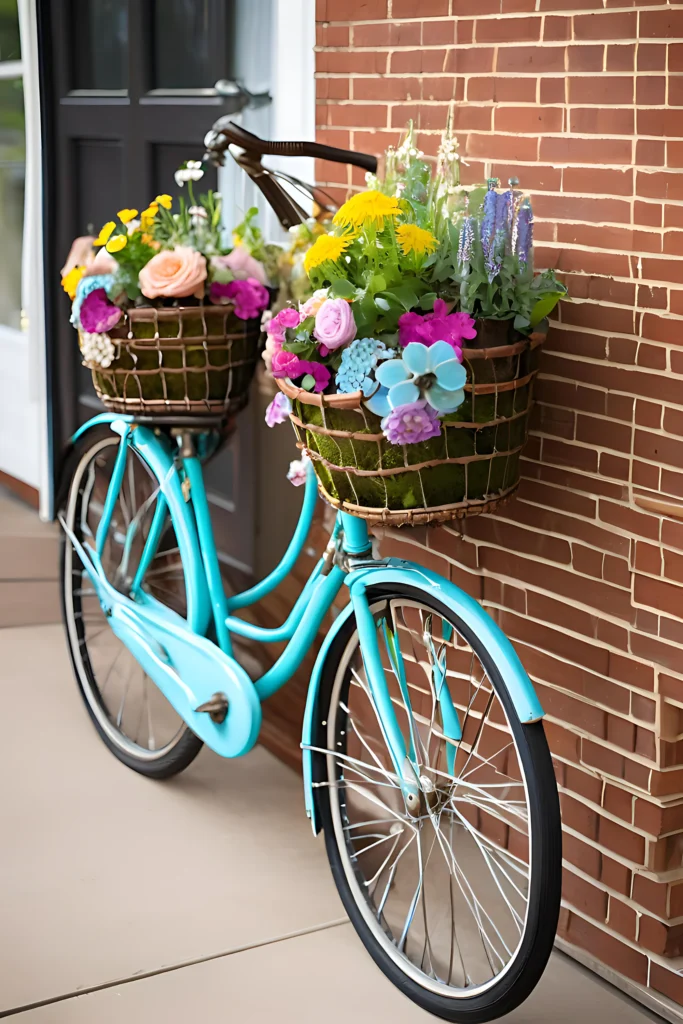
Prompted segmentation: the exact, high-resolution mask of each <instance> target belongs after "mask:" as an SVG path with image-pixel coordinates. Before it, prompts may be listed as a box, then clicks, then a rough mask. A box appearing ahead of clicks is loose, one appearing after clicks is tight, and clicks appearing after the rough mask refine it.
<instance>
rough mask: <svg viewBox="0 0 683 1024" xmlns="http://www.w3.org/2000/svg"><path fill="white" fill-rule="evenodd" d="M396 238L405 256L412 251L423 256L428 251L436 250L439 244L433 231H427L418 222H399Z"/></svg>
mask: <svg viewBox="0 0 683 1024" xmlns="http://www.w3.org/2000/svg"><path fill="white" fill-rule="evenodd" d="M396 239H397V241H398V244H399V245H400V247H401V252H402V253H403V255H404V256H407V255H408V253H410V252H414V253H417V255H418V256H423V255H424V254H425V253H426V252H434V250H435V249H436V248H438V245H439V243H438V241H437V240H436V238H434V235H433V234H432V233H431V231H425V229H424V228H419V227H418V226H417V224H399V226H398V227H397V228H396Z"/></svg>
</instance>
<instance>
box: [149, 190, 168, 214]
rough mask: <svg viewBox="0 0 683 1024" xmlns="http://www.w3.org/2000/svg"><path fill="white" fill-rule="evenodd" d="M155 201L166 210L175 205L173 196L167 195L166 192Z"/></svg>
mask: <svg viewBox="0 0 683 1024" xmlns="http://www.w3.org/2000/svg"><path fill="white" fill-rule="evenodd" d="M154 202H155V203H158V204H159V206H163V208H164V209H165V210H170V209H171V207H172V206H173V198H172V197H171V196H169V195H167V194H166V193H165V192H164V193H163V195H160V196H157V197H156V199H155V200H154ZM151 205H152V204H151V203H150V206H151Z"/></svg>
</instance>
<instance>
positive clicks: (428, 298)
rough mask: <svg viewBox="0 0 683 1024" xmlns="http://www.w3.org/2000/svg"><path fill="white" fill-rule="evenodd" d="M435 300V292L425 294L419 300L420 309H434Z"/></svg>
mask: <svg viewBox="0 0 683 1024" xmlns="http://www.w3.org/2000/svg"><path fill="white" fill-rule="evenodd" d="M435 299H436V292H427V293H426V294H425V295H423V296H422V298H421V299H420V309H434V300H435Z"/></svg>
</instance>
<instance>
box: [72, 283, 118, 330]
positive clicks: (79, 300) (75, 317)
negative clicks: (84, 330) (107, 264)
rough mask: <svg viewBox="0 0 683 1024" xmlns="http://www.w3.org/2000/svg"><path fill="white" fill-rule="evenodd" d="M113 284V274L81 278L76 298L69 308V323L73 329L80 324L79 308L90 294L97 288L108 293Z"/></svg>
mask: <svg viewBox="0 0 683 1024" xmlns="http://www.w3.org/2000/svg"><path fill="white" fill-rule="evenodd" d="M113 283H114V275H113V274H93V275H92V277H82V278H81V279H80V281H79V282H78V285H77V287H76V298H75V299H74V301H73V305H72V307H71V323H72V324H73V325H74V327H78V326H79V324H80V314H81V306H82V305H83V302H84V300H85V299H86V298H87V297H88V295H90V293H91V292H95V291H97V289H98V288H104V290H105V292H108V291H109V289H110V288H111V286H112V285H113Z"/></svg>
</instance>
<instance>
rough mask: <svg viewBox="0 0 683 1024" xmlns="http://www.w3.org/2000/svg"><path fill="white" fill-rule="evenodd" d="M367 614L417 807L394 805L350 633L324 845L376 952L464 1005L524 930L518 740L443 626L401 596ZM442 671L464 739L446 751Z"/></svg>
mask: <svg viewBox="0 0 683 1024" xmlns="http://www.w3.org/2000/svg"><path fill="white" fill-rule="evenodd" d="M373 615H374V618H375V622H376V624H377V635H378V642H379V644H380V650H381V652H382V661H383V664H384V668H385V674H386V676H387V682H388V684H389V689H390V692H391V696H392V701H393V704H394V708H395V711H396V715H397V719H398V722H399V725H400V726H401V729H402V732H403V735H404V737H405V738H407V739H408V742H410V738H411V737H412V743H413V747H414V750H415V751H416V757H415V762H414V764H415V775H416V778H417V779H419V782H418V786H419V790H420V807H419V809H418V810H417V812H416V814H415V815H413V814H410V813H409V812H408V810H407V808H406V803H405V800H404V797H403V795H402V792H401V789H400V787H399V784H398V779H397V776H396V774H395V772H394V768H393V765H392V762H391V759H390V755H389V752H388V749H387V747H386V745H385V743H384V740H383V737H382V731H381V728H380V726H379V720H378V717H377V715H376V713H375V711H374V705H373V702H372V698H371V696H370V692H369V689H368V685H367V681H366V675H365V671H364V668H363V664H362V658H361V655H360V649H359V647H358V637H357V634H356V633H354V634H353V636H352V637H351V638H350V640H349V642H348V644H347V646H346V649H345V651H344V655H343V657H342V659H341V660H340V663H339V666H338V669H337V673H336V676H335V680H334V684H333V688H332V697H331V703H330V713H329V718H328V721H327V723H326V727H327V748H326V765H327V783H326V785H327V786H329V793H330V807H331V813H332V821H333V828H334V835H335V840H336V843H337V847H338V849H339V851H340V854H341V859H342V864H343V868H344V872H345V875H346V880H347V882H348V884H349V888H350V890H351V894H352V895H353V898H354V901H355V903H356V905H357V906H358V908H359V909H360V911H361V914H362V916H363V918H364V920H365V922H366V924H367V925H368V927H369V928H370V930H371V931H372V933H373V935H374V937H375V938H376V940H377V941H378V943H379V944H380V946H381V947H382V949H383V950H384V951H385V952H386V953H387V954H388V955H389V956H390V958H391V959H392V960H393V961H394V963H396V964H397V965H398V966H399V968H400V969H401V970H402V971H403V972H404V973H405V974H406V975H408V976H409V977H410V978H412V980H413V981H415V982H417V983H418V984H419V985H420V986H421V987H422V988H424V989H428V990H430V991H432V992H434V993H436V994H438V995H440V996H446V997H449V998H452V999H458V998H468V999H471V998H473V997H476V996H477V995H480V994H483V993H484V992H485V991H486V990H488V989H490V988H491V987H492V986H493V985H495V984H497V983H498V982H499V981H500V980H501V978H502V977H503V975H504V974H506V973H507V972H508V971H509V969H510V967H511V966H512V964H513V963H514V962H515V960H516V959H517V956H518V954H519V951H520V948H521V945H522V941H523V938H524V935H525V933H526V927H527V921H528V906H529V890H530V867H529V865H530V864H531V832H530V828H529V798H528V792H527V786H526V780H525V775H524V772H523V770H522V760H521V756H520V753H519V748H518V744H517V741H516V738H515V734H514V730H513V729H511V727H510V721H509V717H508V715H507V712H506V709H505V707H504V706H503V704H502V703H501V702H500V699H499V697H498V695H497V693H496V691H495V688H494V687H493V685H492V683H491V680H490V678H489V676H488V674H487V673H486V671H485V670H484V667H483V665H482V663H481V661H480V660H479V658H478V656H477V655H476V654H475V652H474V651H473V649H472V647H471V646H470V644H469V643H468V642H467V640H466V639H465V638H464V637H463V636H462V635H461V634H460V633H458V631H457V629H456V628H455V624H454V623H450V622H448V620H446V619H444V618H442V617H441V615H440V614H438V613H437V612H435V611H434V609H433V608H431V607H429V606H428V605H426V604H421V603H420V602H419V601H413V600H408V599H405V598H387V599H386V600H383V601H381V602H378V603H376V604H374V605H373ZM385 625H386V629H385ZM392 638H393V639H392ZM392 644H396V645H397V647H398V659H397V655H396V654H394V655H393V658H392V657H391V655H390V646H391V645H392ZM397 660H400V661H401V662H402V663H403V666H404V671H405V679H406V683H407V690H408V694H409V697H410V703H411V706H412V714H411V713H409V712H408V710H407V708H406V702H405V700H404V699H403V696H402V693H401V687H400V682H399V679H398V676H397V671H396V666H397ZM444 664H445V666H446V681H447V686H448V688H449V690H450V694H451V697H452V700H453V704H454V705H455V706H456V708H457V711H458V717H459V720H460V724H461V726H462V731H463V737H462V741H461V742H460V743H459V744H457V745H454V744H451V743H449V742H448V741H447V740H446V739H445V736H444V731H443V713H442V711H441V706H440V704H439V701H438V698H437V688H438V686H439V678H440V667H442V666H443V665H444ZM398 671H399V672H400V669H399V670H398ZM449 747H450V748H453V750H454V754H455V756H454V760H453V762H449V759H448V755H447V750H448V748H449ZM451 757H453V755H451Z"/></svg>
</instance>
